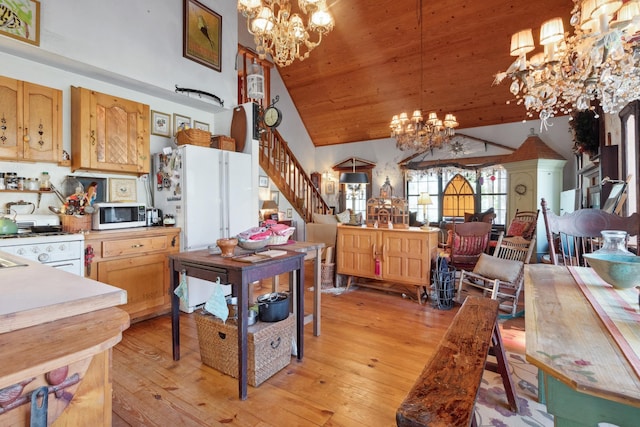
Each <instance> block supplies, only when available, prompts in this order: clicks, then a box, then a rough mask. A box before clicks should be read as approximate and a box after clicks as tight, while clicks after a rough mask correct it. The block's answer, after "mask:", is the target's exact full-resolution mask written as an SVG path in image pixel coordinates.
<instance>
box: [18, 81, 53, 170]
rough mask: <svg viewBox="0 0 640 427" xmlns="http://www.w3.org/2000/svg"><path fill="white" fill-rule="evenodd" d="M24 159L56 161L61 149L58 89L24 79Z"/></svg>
mask: <svg viewBox="0 0 640 427" xmlns="http://www.w3.org/2000/svg"><path fill="white" fill-rule="evenodd" d="M23 93H24V96H23V100H24V110H23V111H24V126H25V129H24V134H25V135H26V137H25V140H24V159H25V160H31V161H38V162H57V161H58V159H59V158H60V153H61V152H62V149H61V144H62V111H61V110H62V108H61V106H62V91H61V90H58V89H53V88H49V87H45V86H40V85H36V84H33V83H27V82H25V83H24V92H23Z"/></svg>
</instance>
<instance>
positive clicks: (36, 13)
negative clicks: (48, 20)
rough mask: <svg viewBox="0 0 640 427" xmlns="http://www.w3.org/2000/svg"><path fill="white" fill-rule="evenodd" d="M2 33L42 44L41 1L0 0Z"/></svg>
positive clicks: (0, 27)
mask: <svg viewBox="0 0 640 427" xmlns="http://www.w3.org/2000/svg"><path fill="white" fill-rule="evenodd" d="M0 34H2V35H3V36H8V37H11V38H14V39H16V40H20V41H23V42H27V43H31V44H33V45H36V46H40V2H39V1H36V0H23V1H11V0H0Z"/></svg>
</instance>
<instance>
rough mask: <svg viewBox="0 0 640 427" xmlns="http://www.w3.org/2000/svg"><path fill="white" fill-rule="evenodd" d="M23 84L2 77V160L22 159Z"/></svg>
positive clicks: (0, 85) (0, 102)
mask: <svg viewBox="0 0 640 427" xmlns="http://www.w3.org/2000/svg"><path fill="white" fill-rule="evenodd" d="M22 121H23V116H22V82H21V81H19V80H15V79H9V78H6V77H0V158H3V159H9V160H19V159H22V146H23V143H22V127H23V123H22Z"/></svg>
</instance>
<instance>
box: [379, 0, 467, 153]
mask: <svg viewBox="0 0 640 427" xmlns="http://www.w3.org/2000/svg"><path fill="white" fill-rule="evenodd" d="M418 8H419V10H418V14H417V15H418V24H419V28H420V98H421V99H420V102H421V103H422V94H423V93H424V60H423V58H424V55H423V44H424V39H423V36H422V0H420V1H419V3H418ZM457 126H458V121H457V120H456V116H454V115H453V114H451V113H449V114H447V115H445V117H444V120H440V119H439V118H438V115H437V114H436V113H435V112H434V111H432V112H430V113H429V115H428V116H427V120H424V118H423V116H422V111H421V110H415V111H414V112H413V114H412V115H411V119H409V116H407V113H405V112H403V113H401V114H400V115H395V116H393V117H392V118H391V123H390V124H389V127H390V128H391V138H394V139H395V140H396V147H397V148H398V149H400V150H403V151H404V150H416V151H418V150H420V151H425V150H430V149H432V148H440V147H442V146H443V145H444V144H445V143H447V142H449V140H450V139H451V137H452V136H453V135H455V130H454V129H455V128H456V127H457Z"/></svg>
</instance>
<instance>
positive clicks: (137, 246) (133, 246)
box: [131, 243, 144, 248]
mask: <svg viewBox="0 0 640 427" xmlns="http://www.w3.org/2000/svg"><path fill="white" fill-rule="evenodd" d="M143 246H144V245H143V244H142V243H137V244H135V245H131V247H132V248H141V247H143Z"/></svg>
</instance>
